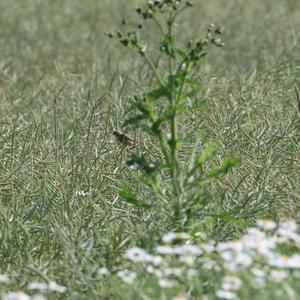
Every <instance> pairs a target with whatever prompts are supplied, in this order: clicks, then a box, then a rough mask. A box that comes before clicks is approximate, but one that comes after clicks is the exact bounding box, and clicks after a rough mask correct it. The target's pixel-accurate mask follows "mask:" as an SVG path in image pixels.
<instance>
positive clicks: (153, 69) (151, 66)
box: [143, 53, 164, 86]
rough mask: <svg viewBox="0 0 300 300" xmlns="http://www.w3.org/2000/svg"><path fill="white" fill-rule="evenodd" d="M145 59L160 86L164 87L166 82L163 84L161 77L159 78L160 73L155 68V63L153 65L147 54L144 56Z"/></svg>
mask: <svg viewBox="0 0 300 300" xmlns="http://www.w3.org/2000/svg"><path fill="white" fill-rule="evenodd" d="M143 57H144V58H145V60H146V62H147V64H148V65H149V67H150V68H151V70H152V72H153V74H154V76H155V77H156V79H157V80H158V82H159V84H160V85H161V86H164V82H163V81H162V79H161V78H160V76H159V74H158V71H157V69H156V68H155V66H154V65H153V63H152V61H151V59H150V57H149V56H148V55H147V54H146V53H144V54H143Z"/></svg>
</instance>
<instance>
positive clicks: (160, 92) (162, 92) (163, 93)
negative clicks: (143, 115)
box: [146, 86, 171, 101]
mask: <svg viewBox="0 0 300 300" xmlns="http://www.w3.org/2000/svg"><path fill="white" fill-rule="evenodd" d="M170 95H171V93H170V90H169V89H168V88H167V87H165V86H161V87H159V88H158V89H154V90H152V91H151V92H149V93H148V94H147V96H146V97H147V100H149V101H155V100H158V99H159V98H161V97H167V98H170Z"/></svg>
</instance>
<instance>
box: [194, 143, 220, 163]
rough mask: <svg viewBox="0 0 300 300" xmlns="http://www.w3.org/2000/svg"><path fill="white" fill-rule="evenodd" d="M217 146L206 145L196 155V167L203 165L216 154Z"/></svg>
mask: <svg viewBox="0 0 300 300" xmlns="http://www.w3.org/2000/svg"><path fill="white" fill-rule="evenodd" d="M217 151H218V147H217V145H216V144H210V145H208V146H207V147H206V148H205V149H204V150H203V151H202V152H201V153H200V155H199V156H198V157H197V160H196V164H197V167H200V166H202V165H204V164H205V163H206V162H207V161H208V160H210V159H211V158H212V157H214V156H215V155H216V153H217Z"/></svg>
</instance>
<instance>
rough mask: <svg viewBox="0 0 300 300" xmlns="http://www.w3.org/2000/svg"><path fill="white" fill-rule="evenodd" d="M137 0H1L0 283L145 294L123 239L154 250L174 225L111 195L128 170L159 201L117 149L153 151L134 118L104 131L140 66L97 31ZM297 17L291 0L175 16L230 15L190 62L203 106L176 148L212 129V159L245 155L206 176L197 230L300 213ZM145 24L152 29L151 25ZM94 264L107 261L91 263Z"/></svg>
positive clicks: (138, 81) (127, 179)
mask: <svg viewBox="0 0 300 300" xmlns="http://www.w3.org/2000/svg"><path fill="white" fill-rule="evenodd" d="M140 3H141V1H130V3H126V4H123V3H120V1H116V0H114V1H93V0H89V1H86V2H82V1H79V0H78V1H77V0H75V1H64V2H63V3H61V2H58V1H52V2H44V1H38V0H24V1H21V2H20V1H8V0H3V1H1V3H0V20H1V21H0V23H1V26H0V49H1V59H0V104H1V105H0V123H1V131H0V154H1V159H0V249H1V250H0V261H1V264H0V273H3V274H7V275H8V276H9V279H10V281H9V282H6V283H4V282H0V290H1V293H2V294H4V293H7V292H9V291H18V290H22V291H24V292H26V293H28V294H33V293H35V291H32V290H28V289H27V288H28V284H29V283H31V282H33V281H43V282H47V283H49V282H51V281H56V282H57V283H59V284H61V285H63V286H65V287H66V288H67V292H66V293H62V294H60V293H59V292H57V291H51V290H47V292H45V296H47V298H49V299H59V298H61V299H98V298H100V299H106V298H107V299H112V298H113V299H118V298H120V299H124V298H125V299H126V298H128V297H133V295H135V297H141V295H140V294H138V296H136V295H137V294H135V292H136V291H135V290H129V289H128V287H127V286H125V285H124V286H123V288H122V289H120V280H119V279H118V277H117V276H116V275H115V274H116V273H117V272H118V271H120V270H122V269H124V267H125V265H126V263H127V262H125V259H124V253H125V252H126V251H127V249H128V248H130V247H131V246H133V245H138V246H140V247H142V248H145V249H147V251H149V252H151V251H152V250H153V249H154V248H155V247H156V246H157V245H158V244H159V243H160V242H161V237H162V235H163V234H164V233H165V232H166V230H170V229H172V226H171V225H170V224H168V223H166V222H165V219H163V218H157V215H155V214H153V213H151V211H149V210H145V209H141V208H139V207H137V206H134V205H131V204H129V203H127V202H126V201H124V200H122V199H121V198H120V196H119V192H120V189H121V186H122V184H124V183H125V184H127V185H129V186H130V187H131V188H132V189H133V190H134V191H136V193H137V194H138V195H139V198H140V199H142V200H144V201H149V202H150V203H153V205H155V198H154V197H153V194H152V193H151V192H150V191H149V189H148V188H145V187H144V185H143V182H141V181H140V180H138V179H137V178H136V171H133V170H131V169H130V168H128V166H127V165H126V163H125V162H126V161H127V160H129V159H130V157H131V154H132V153H135V152H136V153H138V154H142V153H147V155H148V156H149V157H151V158H152V159H153V160H155V159H157V158H159V157H161V152H160V148H159V145H158V144H157V143H156V142H155V141H154V140H153V139H152V138H150V137H149V136H148V135H147V134H145V133H143V132H142V131H140V130H132V131H130V132H128V133H129V134H131V135H132V136H133V137H135V138H136V139H138V140H139V141H140V142H139V145H138V147H137V148H136V149H134V150H130V149H126V150H124V149H122V147H121V146H118V144H117V143H116V141H115V139H114V137H113V136H112V129H113V128H115V127H121V125H122V124H123V122H124V115H125V112H126V111H127V109H128V105H129V103H130V102H131V101H132V99H133V96H134V95H135V94H137V93H142V92H145V91H147V89H148V82H149V81H148V79H149V72H148V69H147V67H146V66H145V65H144V63H143V62H142V61H141V60H139V59H137V58H136V57H135V56H134V55H132V54H131V53H128V52H127V51H126V49H123V48H121V47H120V46H119V45H117V44H111V41H109V40H108V39H106V38H105V37H104V32H106V31H110V30H112V29H114V28H115V27H114V26H116V25H115V23H116V21H117V20H121V19H122V17H123V15H125V16H126V17H127V20H128V22H134V20H135V19H134V17H133V14H132V10H133V9H134V7H135V5H138V4H140ZM187 20H188V22H187ZM299 20H300V17H299V3H298V1H292V0H289V1H283V0H272V1H271V0H267V1H263V2H262V1H252V2H251V3H246V2H244V1H240V0H234V1H231V2H230V3H228V1H225V0H224V1H223V0H221V1H218V2H215V1H214V2H209V3H207V1H202V0H201V1H198V2H197V3H196V4H195V8H194V9H193V10H191V11H190V12H189V13H187V14H186V15H185V16H184V17H183V18H182V21H180V22H178V34H179V38H180V39H181V40H183V41H184V40H189V39H190V38H193V37H194V38H195V34H196V31H194V28H196V29H199V30H200V31H201V30H205V28H206V27H207V26H209V24H210V23H216V24H223V25H224V26H225V27H226V29H227V30H226V32H225V33H224V37H223V39H224V40H225V41H226V47H224V48H223V49H222V51H221V52H220V51H217V50H218V49H215V50H212V51H211V52H210V55H209V56H208V57H207V61H206V62H205V63H204V64H203V66H202V68H201V71H199V73H197V74H195V75H196V77H197V78H198V79H199V80H200V81H201V83H203V86H204V87H205V89H204V90H203V91H202V92H201V94H199V95H198V96H197V97H198V98H199V99H198V100H199V101H200V103H201V108H200V109H197V110H194V111H191V112H187V113H185V115H184V116H182V118H181V119H180V120H179V123H178V124H179V126H180V129H181V131H182V132H183V137H184V143H183V144H182V150H181V151H180V153H179V154H178V155H179V159H180V160H182V161H184V160H185V159H186V158H187V157H188V156H189V155H190V154H191V153H192V152H193V150H194V149H195V145H196V147H197V149H199V150H200V149H203V147H204V146H205V145H208V144H211V143H214V142H217V143H218V144H219V145H220V147H219V152H218V154H217V156H216V157H215V158H214V162H215V163H216V164H220V163H221V161H222V160H223V159H224V157H227V156H230V155H237V156H238V157H239V158H240V160H241V163H240V164H239V166H238V167H236V168H234V169H233V170H232V172H230V173H229V174H227V175H226V176H224V177H221V178H219V179H218V180H216V181H213V182H211V183H210V184H209V185H207V186H206V190H205V199H204V200H205V201H206V202H205V203H207V206H205V207H209V208H210V209H209V210H208V209H207V210H203V211H201V214H200V215H199V216H198V218H199V222H198V224H197V230H198V231H205V232H206V234H207V236H208V238H212V239H213V240H216V241H223V240H227V239H231V238H233V237H240V236H241V234H242V232H244V231H245V229H246V227H248V226H250V225H253V224H255V222H256V220H257V219H260V218H265V217H268V218H272V219H275V220H279V219H286V218H297V216H298V214H299V204H298V202H299V195H300V190H299V189H300V182H299V181H300V177H299V126H300V125H299V122H300V121H299V120H300V119H299V113H298V111H297V106H296V103H295V99H294V98H293V97H294V87H295V86H299V78H300V76H299V75H300V74H299V72H300V71H299V70H300V69H299V63H300V62H299V56H298V53H299V33H298V31H297V28H298V27H299ZM119 25H120V26H121V22H120V24H118V26H116V27H119ZM176 30H177V29H176ZM180 32H181V33H180ZM197 32H198V30H197ZM146 34H147V35H148V37H149V41H155V40H156V37H157V35H156V31H152V29H151V28H150V29H149V30H148V31H147V32H146ZM204 200H203V201H204ZM212 208H213V209H212ZM151 253H152V252H151ZM101 267H105V268H107V269H108V270H109V271H110V272H111V273H113V275H111V276H107V277H103V276H102V275H101V274H100V275H99V272H98V270H99V268H101ZM127 292H128V294H126V293H127ZM298 292H299V291H298ZM290 298H291V299H292V297H290ZM294 299H297V295H296V296H295V297H294Z"/></svg>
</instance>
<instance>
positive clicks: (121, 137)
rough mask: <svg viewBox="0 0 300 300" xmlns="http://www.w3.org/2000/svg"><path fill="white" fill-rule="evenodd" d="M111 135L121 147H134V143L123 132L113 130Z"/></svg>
mask: <svg viewBox="0 0 300 300" xmlns="http://www.w3.org/2000/svg"><path fill="white" fill-rule="evenodd" d="M113 135H114V136H115V137H116V138H117V140H118V142H119V143H121V144H123V145H126V146H128V145H135V141H134V140H133V139H132V138H130V137H129V136H128V135H126V134H125V133H123V132H120V131H118V130H114V131H113Z"/></svg>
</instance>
